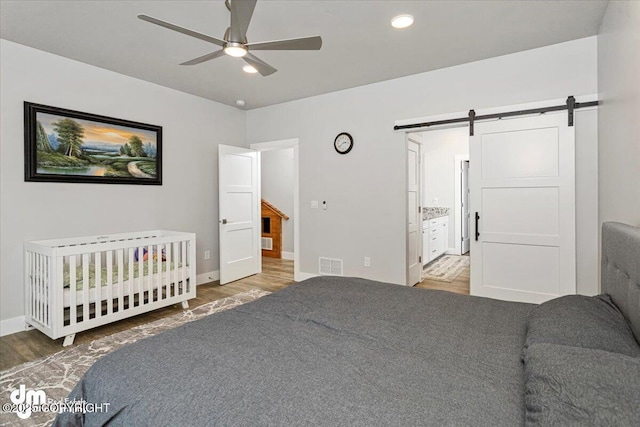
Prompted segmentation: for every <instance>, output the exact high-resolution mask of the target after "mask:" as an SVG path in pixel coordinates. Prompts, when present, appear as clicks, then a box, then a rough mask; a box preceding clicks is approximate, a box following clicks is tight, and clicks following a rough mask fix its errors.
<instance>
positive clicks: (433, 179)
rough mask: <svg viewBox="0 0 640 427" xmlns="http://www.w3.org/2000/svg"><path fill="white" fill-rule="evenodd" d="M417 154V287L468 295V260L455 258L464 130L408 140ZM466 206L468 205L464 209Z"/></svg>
mask: <svg viewBox="0 0 640 427" xmlns="http://www.w3.org/2000/svg"><path fill="white" fill-rule="evenodd" d="M409 138H411V139H415V140H419V141H420V148H421V165H420V175H421V177H422V178H421V182H420V188H421V197H420V200H421V203H420V206H421V211H422V212H421V218H420V220H421V223H422V224H421V227H420V228H421V230H422V233H421V237H422V245H421V255H422V269H421V270H422V277H421V281H420V283H419V284H418V285H417V287H421V288H431V289H439V290H448V291H452V292H457V293H463V294H468V293H469V288H470V283H469V277H470V267H469V257H468V256H465V257H460V255H461V254H462V252H461V249H462V248H461V247H462V244H461V243H462V242H461V240H459V239H460V237H459V236H460V234H461V229H462V221H461V220H460V221H459V220H457V218H458V216H460V217H462V214H461V203H460V200H461V195H460V193H461V192H462V183H461V182H462V180H463V178H462V176H461V174H460V171H461V167H462V161H464V160H466V161H468V160H469V134H468V129H467V128H462V127H458V128H448V129H435V130H424V131H421V132H417V133H411V134H409ZM467 206H468V203H467Z"/></svg>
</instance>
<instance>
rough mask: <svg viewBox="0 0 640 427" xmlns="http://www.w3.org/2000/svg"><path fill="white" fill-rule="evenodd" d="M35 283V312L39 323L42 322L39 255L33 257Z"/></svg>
mask: <svg viewBox="0 0 640 427" xmlns="http://www.w3.org/2000/svg"><path fill="white" fill-rule="evenodd" d="M32 269H33V281H34V289H35V295H36V298H35V310H34V316H33V317H34V318H35V319H36V320H37V321H40V277H39V276H38V254H36V255H35V256H34V257H33V266H32Z"/></svg>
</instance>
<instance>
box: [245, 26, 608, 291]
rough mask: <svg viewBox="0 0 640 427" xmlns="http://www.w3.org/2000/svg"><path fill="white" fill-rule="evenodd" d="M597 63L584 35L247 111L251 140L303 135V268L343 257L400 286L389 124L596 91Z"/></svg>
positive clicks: (399, 155) (398, 188)
mask: <svg viewBox="0 0 640 427" xmlns="http://www.w3.org/2000/svg"><path fill="white" fill-rule="evenodd" d="M596 63H597V57H596V38H595V37H589V38H586V39H581V40H575V41H571V42H567V43H562V44H558V45H554V46H549V47H545V48H540V49H534V50H530V51H526V52H520V53H516V54H512V55H506V56H502V57H498V58H492V59H488V60H483V61H478V62H474V63H470V64H464V65H460V66H456V67H450V68H446V69H441V70H436V71H431V72H428V73H422V74H417V75H414V76H409V77H404V78H400V79H395V80H390V81H386V82H381V83H375V84H371V85H367V86H362V87H358V88H353V89H348V90H344V91H340V92H334V93H330V94H326V95H321V96H316V97H312V98H307V99H302V100H298V101H293V102H287V103H283V104H279V105H274V106H270V107H265V108H261V109H255V110H250V111H248V112H247V139H248V141H249V142H258V141H265V140H278V139H286V138H295V137H297V138H299V139H300V204H301V209H300V241H301V249H302V251H301V252H302V254H301V255H302V257H301V262H300V264H301V270H302V271H303V272H307V273H317V272H318V257H319V256H327V257H332V258H342V259H344V269H345V274H346V275H352V276H361V277H366V278H371V279H375V280H381V281H388V282H393V283H402V284H404V283H405V275H406V265H405V260H406V241H405V232H406V208H405V206H406V202H405V199H406V195H405V193H406V176H405V175H406V144H405V135H404V134H403V133H401V132H394V131H393V125H394V123H395V121H396V120H400V119H407V118H411V117H424V116H429V115H436V114H442V113H448V112H455V111H466V110H468V109H470V108H476V109H479V108H488V107H494V106H502V105H512V104H519V103H526V102H533V101H541V100H547V99H557V98H564V97H566V96H568V95H586V94H592V93H596V92H597V75H596ZM342 131H347V132H350V133H351V135H353V137H354V139H355V145H354V148H353V150H352V151H351V152H350V153H349V154H347V155H339V154H338V153H336V152H335V150H334V149H333V140H334V138H335V136H336V135H337V134H338V133H340V132H342ZM311 200H319V201H322V200H327V202H328V209H327V210H326V211H325V210H322V209H311V208H310V201H311ZM365 256H369V257H371V267H370V268H366V267H364V266H363V257H365Z"/></svg>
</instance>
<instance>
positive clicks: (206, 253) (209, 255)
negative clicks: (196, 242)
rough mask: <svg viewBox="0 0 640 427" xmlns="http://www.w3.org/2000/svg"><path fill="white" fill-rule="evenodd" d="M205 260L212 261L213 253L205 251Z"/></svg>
mask: <svg viewBox="0 0 640 427" xmlns="http://www.w3.org/2000/svg"><path fill="white" fill-rule="evenodd" d="M204 259H211V251H204Z"/></svg>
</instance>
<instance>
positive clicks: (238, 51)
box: [138, 0, 322, 76]
mask: <svg viewBox="0 0 640 427" xmlns="http://www.w3.org/2000/svg"><path fill="white" fill-rule="evenodd" d="M256 1H257V0H225V2H224V3H225V5H226V6H227V9H229V11H230V12H231V24H230V25H229V28H227V31H225V33H224V37H223V40H220V39H217V38H215V37H211V36H208V35H206V34H202V33H199V32H197V31H193V30H189V29H187V28H184V27H180V26H178V25H174V24H171V23H169V22H165V21H161V20H160V19H156V18H153V17H151V16H147V15H138V18H140V19H142V20H143V21H147V22H150V23H152V24H156V25H159V26H161V27H164V28H168V29H170V30H173V31H177V32H179V33H182V34H186V35H188V36H191V37H195V38H197V39H200V40H204V41H206V42H209V43H212V44H215V45H218V46H220V47H221V48H222V49H220V50H217V51H215V52H211V53H208V54H206V55H203V56H200V57H198V58H195V59H192V60H190V61H187V62H183V63H182V64H180V65H196V64H201V63H203V62H206V61H210V60H212V59H216V58H219V57H221V56H223V55H224V54H227V55H229V56H234V57H242V59H244V60H245V62H247V63H248V64H249V65H251V66H252V67H253V68H255V69H256V70H257V71H258V72H259V73H260V74H262V75H263V76H269V75H271V74H273V73H275V72H276V71H278V70H276V69H275V68H274V67H272V66H271V65H269V64H267V63H266V62H264V61H263V60H261V59H260V58H258V57H257V56H255V55H253V54H252V53H251V52H249V51H254V50H320V48H321V47H322V38H321V37H320V36H313V37H303V38H298V39H287V40H274V41H268V42H258V43H249V42H247V29H248V28H249V23H250V22H251V16H252V15H253V9H254V8H255V7H256Z"/></svg>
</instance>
